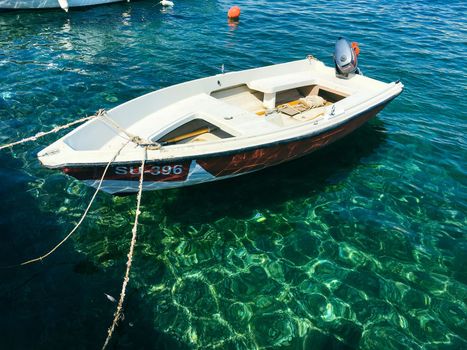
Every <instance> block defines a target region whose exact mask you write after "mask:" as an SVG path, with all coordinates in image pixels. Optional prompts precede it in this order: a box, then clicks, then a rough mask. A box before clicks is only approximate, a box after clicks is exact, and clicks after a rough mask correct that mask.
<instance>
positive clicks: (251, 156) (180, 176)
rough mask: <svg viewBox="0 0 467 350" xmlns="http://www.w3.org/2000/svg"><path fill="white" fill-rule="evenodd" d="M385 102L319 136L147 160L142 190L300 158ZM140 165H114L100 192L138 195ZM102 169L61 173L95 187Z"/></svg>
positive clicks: (72, 169) (363, 119) (68, 169)
mask: <svg viewBox="0 0 467 350" xmlns="http://www.w3.org/2000/svg"><path fill="white" fill-rule="evenodd" d="M388 102H389V101H386V102H384V103H382V104H380V105H377V106H374V107H373V108H371V109H370V110H367V111H365V112H363V113H360V114H359V115H357V116H355V117H353V118H351V119H348V120H347V121H346V122H345V123H343V124H340V125H338V126H336V127H335V128H332V129H329V130H326V131H324V132H322V133H320V134H311V135H305V136H303V137H301V138H298V139H289V140H282V141H280V142H275V143H271V144H265V145H261V146H259V147H255V148H251V149H248V148H244V149H237V150H235V151H230V152H221V153H218V154H209V155H204V156H203V155H200V156H199V157H191V158H179V159H171V160H170V161H163V162H161V161H157V160H151V159H149V160H148V161H147V163H146V165H145V168H144V177H143V179H144V183H143V190H145V191H148V190H161V189H168V188H176V187H183V186H190V185H195V184H200V183H205V182H210V181H217V180H222V179H228V178H232V177H235V176H239V175H243V174H247V173H251V172H253V171H258V170H261V169H264V168H267V167H270V166H274V165H278V164H281V163H284V162H286V161H290V160H293V159H297V158H299V157H303V156H305V155H308V154H310V153H312V152H313V151H316V150H318V149H320V148H323V147H325V146H327V145H329V144H331V143H333V142H335V141H337V140H339V139H341V138H342V137H344V136H346V135H348V134H350V133H351V132H353V131H354V130H356V129H357V128H359V127H360V126H362V125H363V124H365V123H366V122H367V121H368V120H370V119H371V118H373V117H374V116H375V115H376V114H377V113H378V112H379V111H381V110H382V109H383V108H384V107H385V106H386V104H387V103H388ZM140 164H141V163H135V162H132V163H115V164H114V165H112V166H111V167H109V169H108V171H107V173H106V175H105V177H104V180H103V182H102V187H101V189H102V190H103V191H105V192H108V193H111V194H117V195H118V194H119V195H122V194H128V193H134V192H137V191H138V180H139V178H140ZM104 168H105V165H102V164H101V165H98V166H92V165H90V166H76V167H64V168H62V171H63V172H65V173H66V174H68V175H71V176H73V177H75V178H77V179H79V180H82V181H84V182H85V183H86V184H88V185H90V186H93V187H97V186H98V185H99V182H100V179H101V178H102V174H103V171H104Z"/></svg>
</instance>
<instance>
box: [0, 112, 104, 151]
mask: <svg viewBox="0 0 467 350" xmlns="http://www.w3.org/2000/svg"><path fill="white" fill-rule="evenodd" d="M98 117H100V116H99V114H98V113H97V114H96V115H91V116H89V117H84V118H81V119H78V120H75V121H72V122H70V123H68V124H64V125H60V126H56V127H55V128H53V129H52V130H49V131H45V132H44V131H41V132H38V133H37V134H35V135H34V136H30V137H26V138H24V139H22V140H19V141H15V142H12V143H8V144H6V145H2V146H0V150H2V149H5V148H8V147H13V146H16V145H19V144H21V143H25V142H29V141H36V140H37V139H39V138H41V137H44V136H46V135H49V134H54V133H56V132H59V131H60V130H63V129H68V128H69V127H71V126H73V125H75V124H79V123H82V122H85V121H88V120H91V119H94V118H98Z"/></svg>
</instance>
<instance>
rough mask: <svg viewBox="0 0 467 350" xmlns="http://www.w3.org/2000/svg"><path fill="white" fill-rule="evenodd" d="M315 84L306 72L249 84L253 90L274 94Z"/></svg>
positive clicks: (314, 80) (254, 81) (253, 81)
mask: <svg viewBox="0 0 467 350" xmlns="http://www.w3.org/2000/svg"><path fill="white" fill-rule="evenodd" d="M314 84H316V79H312V78H310V77H309V75H308V74H306V72H302V73H295V74H284V75H280V76H276V77H273V78H265V79H258V80H252V81H250V82H249V83H248V87H249V88H250V89H253V90H257V91H261V92H264V93H267V94H272V93H276V92H279V91H284V90H289V89H294V88H298V87H302V86H308V85H314Z"/></svg>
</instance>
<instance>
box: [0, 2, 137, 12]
mask: <svg viewBox="0 0 467 350" xmlns="http://www.w3.org/2000/svg"><path fill="white" fill-rule="evenodd" d="M121 1H130V0H0V10H20V9H52V8H62V9H64V10H65V11H68V9H69V8H72V7H83V6H93V5H102V4H110V3H113V2H121Z"/></svg>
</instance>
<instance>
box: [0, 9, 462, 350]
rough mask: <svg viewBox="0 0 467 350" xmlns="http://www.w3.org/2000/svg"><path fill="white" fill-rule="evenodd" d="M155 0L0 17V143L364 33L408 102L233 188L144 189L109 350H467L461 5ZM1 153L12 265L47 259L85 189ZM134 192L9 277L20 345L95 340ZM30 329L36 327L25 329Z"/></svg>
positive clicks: (11, 335)
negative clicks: (164, 5)
mask: <svg viewBox="0 0 467 350" xmlns="http://www.w3.org/2000/svg"><path fill="white" fill-rule="evenodd" d="M237 4H238V5H239V6H240V7H241V8H242V18H241V21H240V22H239V23H238V25H237V26H232V25H229V24H228V23H227V20H226V11H227V9H228V7H229V6H230V5H231V3H230V2H228V1H225V0H219V1H194V0H185V1H183V0H179V1H177V2H176V5H175V7H174V8H173V9H171V10H164V11H161V8H160V6H159V5H157V3H156V1H151V0H145V1H138V2H136V1H134V2H131V3H129V4H127V3H120V4H114V5H109V6H100V7H95V8H89V9H83V10H72V11H71V12H70V13H69V14H65V13H64V12H61V11H40V12H33V11H30V12H28V11H27V12H10V13H0V71H1V75H0V87H1V89H0V144H3V143H6V142H8V141H10V140H16V139H19V138H22V137H25V136H29V135H31V134H34V133H36V132H38V131H41V130H45V129H48V128H52V127H54V126H55V125H59V124H63V123H66V122H69V121H71V120H74V119H76V118H78V117H83V116H85V115H86V114H90V113H93V112H94V111H96V110H97V109H99V108H110V107H112V106H115V105H118V104H119V103H123V102H124V101H127V100H129V99H131V98H134V97H137V96H139V95H141V94H144V93H147V92H150V91H153V90H155V89H159V88H162V87H165V86H168V85H171V84H174V83H179V82H183V81H186V80H191V79H195V78H200V77H204V76H207V75H212V74H216V73H218V72H219V71H220V70H219V69H220V66H221V65H222V64H224V65H225V67H226V70H227V71H233V70H240V69H246V68H250V67H258V66H263V65H266V64H273V63H280V62H285V61H289V60H293V59H300V58H303V57H305V56H306V55H307V54H313V55H314V56H316V57H317V58H319V59H321V60H323V61H324V62H325V63H327V64H329V65H330V64H332V57H331V55H332V50H333V43H334V41H335V40H336V38H337V37H339V36H341V35H344V36H347V37H348V38H349V39H351V40H354V41H357V42H359V43H360V47H361V50H362V53H361V55H360V66H361V68H362V70H363V72H364V73H365V74H367V75H369V76H372V77H375V78H378V79H382V80H385V81H394V80H397V79H401V80H402V81H403V83H404V84H405V86H406V90H405V91H404V93H403V94H402V95H401V96H399V97H398V98H397V100H396V101H394V102H393V103H392V104H391V105H389V106H388V107H387V108H386V109H385V110H384V111H383V112H382V113H380V115H379V117H378V118H376V119H375V120H373V121H371V122H370V123H369V124H368V125H366V126H364V127H363V128H362V129H360V130H358V131H357V132H356V133H354V134H353V135H351V136H349V137H347V138H346V139H344V140H342V141H340V142H339V143H337V144H335V145H333V146H331V147H329V148H328V149H326V150H324V151H320V152H318V153H316V154H314V155H311V156H309V157H306V158H304V159H301V160H298V161H294V162H292V163H288V164H285V165H282V166H278V167H275V168H272V169H268V170H266V171H263V172H260V173H257V174H253V175H251V176H245V177H241V178H237V179H234V180H230V181H225V182H220V183H213V184H207V185H203V186H199V187H193V188H186V189H179V190H170V191H165V192H159V193H145V194H144V195H143V207H142V210H143V213H142V216H141V225H140V226H139V237H138V245H137V249H136V254H135V260H134V265H133V266H134V268H133V271H132V274H131V281H130V288H129V291H128V298H127V302H126V308H125V319H124V320H123V321H122V322H121V326H120V327H119V329H118V332H117V333H116V334H115V339H114V342H115V343H114V344H115V348H118V349H192V348H199V349H214V348H219V349H402V348H410V349H461V348H464V349H465V348H467V321H466V320H467V306H466V303H467V274H466V269H465V266H464V265H465V259H466V256H467V255H466V253H467V241H466V231H465V227H466V212H467V193H466V182H467V181H466V164H467V163H466V137H465V134H466V114H465V97H466V88H467V79H466V73H465V67H464V65H463V64H462V63H463V62H464V61H465V57H464V56H463V55H464V52H465V45H466V41H467V39H466V38H467V36H466V35H467V22H466V21H465V18H464V17H463V16H462V13H464V14H465V13H467V11H466V10H467V9H466V4H465V1H457V0H452V1H448V2H446V1H429V2H427V1H420V0H415V1H411V2H406V1H401V0H395V1H376V0H367V1H362V0H357V1H352V2H347V1H342V0H336V1H332V2H329V1H323V0H317V1H307V0H296V1H293V2H284V1H278V0H271V1H265V0H258V1H251V0H239V1H237ZM52 141H53V138H52V137H51V138H47V139H42V140H41V141H40V142H37V143H35V144H33V145H27V146H26V145H25V146H19V147H17V148H15V149H13V150H11V151H7V152H1V153H0V160H1V164H2V165H1V167H0V181H1V183H2V186H1V187H0V193H1V200H0V210H1V213H2V214H1V215H0V232H1V235H0V242H1V244H0V256H1V264H2V265H8V264H11V263H15V262H19V261H21V260H23V259H28V258H31V257H34V256H37V255H39V254H42V253H44V252H45V251H46V250H47V249H49V248H50V247H51V246H52V245H53V244H55V243H56V242H58V241H59V240H60V239H61V238H62V237H63V236H64V235H65V234H66V232H67V231H68V230H69V229H70V228H72V227H73V225H74V224H75V223H76V221H77V220H78V219H79V217H80V215H81V213H82V211H83V210H84V208H85V207H86V205H87V203H88V201H89V199H90V197H91V194H92V191H91V190H90V189H88V188H87V187H85V186H84V185H82V184H81V183H79V182H78V181H74V180H73V179H71V178H68V177H66V176H64V175H62V174H58V173H55V172H52V171H49V170H45V169H42V168H41V167H40V166H39V164H38V162H37V160H36V159H35V154H36V153H37V151H38V150H40V149H41V148H42V147H44V146H45V145H47V144H48V143H50V142H52ZM134 214H135V198H134V197H125V198H113V197H110V196H108V195H105V194H101V195H99V196H98V200H97V203H96V205H95V207H94V209H93V211H92V212H91V213H90V216H89V217H88V219H87V220H86V221H85V223H84V224H83V227H82V228H81V229H80V230H79V233H78V234H77V235H76V237H74V239H73V240H72V241H71V242H69V243H68V244H67V245H66V246H64V247H63V248H62V249H61V250H59V251H58V252H57V253H56V254H55V255H54V256H53V257H51V258H50V259H48V260H47V261H44V263H43V264H39V265H37V266H30V267H27V268H23V269H16V270H1V271H0V274H1V277H0V278H1V281H2V282H1V283H0V307H1V309H0V310H1V317H0V338H1V347H2V348H8V349H25V348H35V349H55V348H60V349H63V348H67V349H93V348H98V347H100V346H101V344H102V343H103V341H104V338H105V335H106V329H107V327H108V325H109V323H110V321H111V318H112V313H113V311H114V307H115V305H114V304H112V303H111V302H109V301H108V300H107V299H106V297H105V295H104V293H108V294H111V295H113V296H115V297H117V296H118V293H119V290H120V285H121V280H122V274H123V271H124V265H125V262H126V254H127V251H128V247H129V239H130V236H131V225H132V221H133V218H134ZM25 335H27V336H25Z"/></svg>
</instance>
